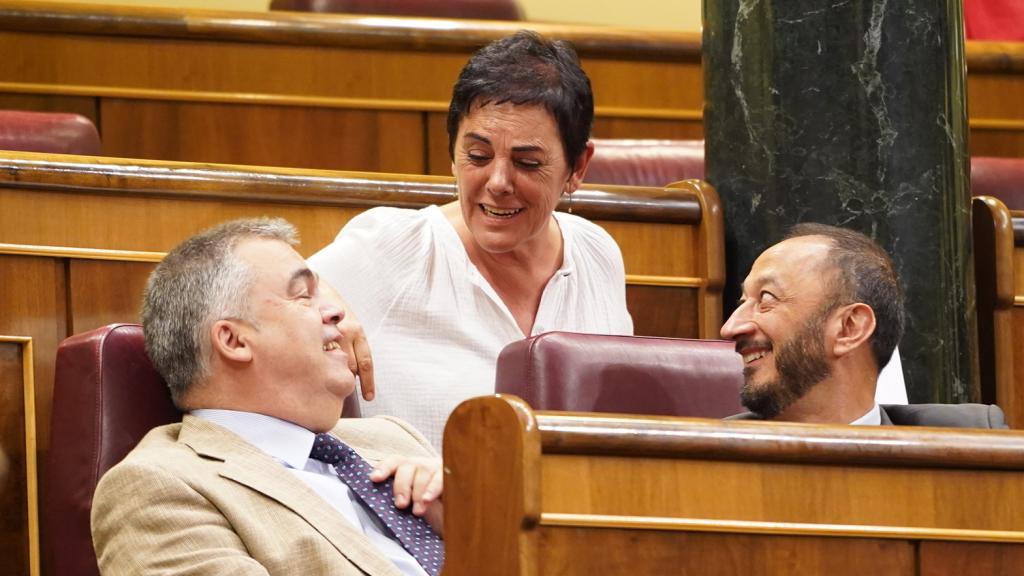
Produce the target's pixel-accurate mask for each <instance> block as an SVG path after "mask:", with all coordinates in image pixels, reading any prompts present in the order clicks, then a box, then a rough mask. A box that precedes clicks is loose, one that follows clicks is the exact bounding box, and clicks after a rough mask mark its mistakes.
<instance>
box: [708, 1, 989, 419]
mask: <svg viewBox="0 0 1024 576" xmlns="http://www.w3.org/2000/svg"><path fill="white" fill-rule="evenodd" d="M954 4H955V5H954ZM959 9H961V6H960V0H944V1H942V2H935V1H934V0H838V1H834V2H830V3H828V4H824V3H823V2H821V0H787V1H786V2H768V1H766V0H705V1H704V73H705V82H704V85H705V112H704V128H705V142H706V174H707V176H706V177H707V179H708V180H709V181H710V182H711V183H712V184H713V185H715V187H716V188H717V189H718V193H719V195H720V197H721V199H722V204H723V213H724V215H725V223H726V256H727V262H726V274H727V278H726V290H725V301H726V302H727V310H726V312H730V311H731V307H732V303H733V302H734V301H735V298H736V297H738V295H739V282H740V281H741V280H742V278H743V277H744V276H745V275H746V273H747V272H748V271H749V269H750V266H751V264H752V263H753V260H754V258H756V256H757V255H758V254H759V253H760V252H761V251H762V250H763V249H764V248H766V247H767V246H768V245H770V244H772V243H774V242H775V241H777V240H778V238H779V237H780V236H781V235H782V234H783V233H784V232H785V230H786V229H787V228H789V226H791V225H792V224H794V223H796V222H801V221H819V222H826V223H832V224H837V225H841V226H848V227H852V228H856V229H859V230H861V231H863V232H865V233H867V234H869V235H870V236H871V237H873V238H875V239H876V240H878V241H879V242H880V243H881V244H882V245H883V246H884V247H885V248H886V249H887V250H889V251H890V253H892V254H893V255H894V261H895V263H896V267H897V269H898V270H899V272H900V275H901V277H902V278H903V281H904V285H905V288H906V299H907V309H908V324H907V327H908V330H907V336H906V337H905V338H904V341H903V342H902V343H901V345H900V348H901V352H902V354H903V360H904V368H905V372H906V374H907V381H908V386H909V387H910V394H911V399H912V400H915V401H938V400H942V401H955V400H962V399H966V398H969V397H971V396H970V395H971V393H972V389H971V386H972V382H974V381H976V378H975V376H976V373H977V367H976V355H977V351H976V342H975V341H974V336H973V335H974V332H975V331H974V295H973V293H974V288H973V278H971V277H970V270H971V264H970V258H971V249H970V243H969V239H970V235H969V231H970V199H969V197H968V191H967V183H966V179H967V173H966V162H965V161H964V159H963V158H962V157H961V154H963V153H964V151H965V150H966V110H965V108H964V103H965V100H964V78H963V61H962V58H963V56H962V55H963V50H962V29H961V28H960V26H961V25H962V22H961V21H960V20H958V19H957V18H956V17H953V16H951V15H955V14H958V12H957V10H959ZM957 59H959V60H958V61H957Z"/></svg>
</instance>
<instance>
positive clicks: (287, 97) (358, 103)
mask: <svg viewBox="0 0 1024 576" xmlns="http://www.w3.org/2000/svg"><path fill="white" fill-rule="evenodd" d="M0 93H10V94H47V95H49V94H60V95H63V96H87V97H99V98H123V99H126V100H160V101H169V102H217V103H221V104H256V105H266V106H293V107H305V108H332V109H342V110H374V111H387V112H423V113H447V112H448V101H447V100H405V99H388V98H337V97H331V96H310V95H301V96H296V95H294V94H275V93H267V92H215V91H209V90H205V91H204V90H170V89H153V88H128V87H124V86H96V85H87V84H45V83H28V82H0ZM594 116H595V117H597V118H608V119H613V118H628V119H637V120H689V121H692V122H697V123H700V122H703V120H704V110H703V109H700V108H684V109H677V108H635V107H621V106H595V107H594ZM991 122H992V123H1000V122H1002V121H1001V120H992V121H991ZM1021 124H1022V125H1024V122H1021ZM1007 129H1013V130H1017V129H1024V127H1019V128H1007Z"/></svg>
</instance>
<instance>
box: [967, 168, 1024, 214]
mask: <svg viewBox="0 0 1024 576" xmlns="http://www.w3.org/2000/svg"><path fill="white" fill-rule="evenodd" d="M971 196H993V197H995V198H998V199H1000V200H1002V202H1003V204H1006V207H1007V208H1009V209H1010V210H1024V158H989V157H984V156H975V157H973V158H971Z"/></svg>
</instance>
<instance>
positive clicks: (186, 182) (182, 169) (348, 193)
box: [0, 151, 703, 224]
mask: <svg viewBox="0 0 1024 576" xmlns="http://www.w3.org/2000/svg"><path fill="white" fill-rule="evenodd" d="M2 188H9V189H21V190H44V191H56V192H61V193H66V194H75V193H83V194H109V195H117V196H123V195H132V196H153V197H160V198H175V199H183V200H184V199H208V200H221V201H227V202H253V201H257V202H272V203H280V204H293V205H295V204H310V205H318V206H338V207H355V208H367V207H372V206H396V207H400V208H422V207H424V206H427V205H430V204H445V203H447V202H451V201H452V200H454V199H455V179H454V178H452V177H451V176H421V175H410V174H379V173H368V172H339V171H331V170H311V169H306V168H268V167H261V166H236V165H230V164H200V163H192V162H171V161H159V160H137V159H124V158H106V157H98V156H73V155H65V154H40V153H35V152H7V151H4V152H0V189H2ZM702 193H703V192H702V189H701V188H700V183H699V182H698V181H685V182H682V183H680V184H676V185H674V186H673V187H672V188H640V187H634V186H610V185H609V186H606V185H601V184H584V185H583V187H581V188H580V189H579V190H577V191H576V192H574V193H573V194H572V208H573V211H574V212H575V213H576V214H579V215H580V216H583V217H584V218H589V219H591V220H617V221H627V222H628V221H634V222H663V223H668V224H698V223H700V221H701V213H702V209H701V202H700V196H701V194H702ZM569 206H570V204H569V201H568V199H565V200H562V202H561V203H560V204H559V206H558V207H559V209H560V210H567V209H568V208H569Z"/></svg>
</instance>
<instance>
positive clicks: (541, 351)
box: [495, 332, 744, 418]
mask: <svg viewBox="0 0 1024 576" xmlns="http://www.w3.org/2000/svg"><path fill="white" fill-rule="evenodd" d="M742 385H743V364H742V360H741V359H740V356H739V355H738V354H736V352H735V350H734V344H733V343H732V342H726V341H722V340H686V339H681V338H653V337H646V336H607V335H596V334H577V333H572V332H547V333H545V334H541V335H538V336H533V337H531V338H527V339H526V340H521V341H519V342H513V343H512V344H509V345H508V346H506V347H505V349H504V350H502V352H501V354H500V355H499V356H498V368H497V380H496V385H495V391H496V392H498V393H502V394H515V395H516V396H519V397H520V398H522V399H523V400H525V401H526V402H527V403H528V404H529V405H530V406H532V407H533V408H534V409H536V410H568V411H578V412H617V413H624V414H657V415H666V416H700V417H706V418H722V417H725V416H729V415H732V414H736V413H739V412H743V411H744V409H743V406H742V405H741V404H740V401H739V393H740V392H739V391H740V387H741V386H742Z"/></svg>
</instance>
